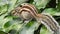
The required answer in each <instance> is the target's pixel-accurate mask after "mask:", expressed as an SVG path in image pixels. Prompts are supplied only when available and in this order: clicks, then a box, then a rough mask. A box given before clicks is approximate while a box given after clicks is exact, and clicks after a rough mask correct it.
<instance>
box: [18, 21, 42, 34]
mask: <svg viewBox="0 0 60 34" xmlns="http://www.w3.org/2000/svg"><path fill="white" fill-rule="evenodd" d="M40 24H41V23H36V22H32V21H31V22H29V23H28V24H27V25H26V26H25V27H23V28H22V29H21V30H20V31H19V34H34V31H35V30H36V29H37V28H38V27H39V25H40Z"/></svg>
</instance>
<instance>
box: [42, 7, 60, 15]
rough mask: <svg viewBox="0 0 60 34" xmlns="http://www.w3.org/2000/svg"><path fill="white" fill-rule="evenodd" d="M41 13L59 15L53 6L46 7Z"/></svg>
mask: <svg viewBox="0 0 60 34" xmlns="http://www.w3.org/2000/svg"><path fill="white" fill-rule="evenodd" d="M42 13H45V14H47V13H48V14H51V15H53V16H60V12H58V11H57V10H56V9H55V8H47V9H45V10H44V11H43V12H42Z"/></svg>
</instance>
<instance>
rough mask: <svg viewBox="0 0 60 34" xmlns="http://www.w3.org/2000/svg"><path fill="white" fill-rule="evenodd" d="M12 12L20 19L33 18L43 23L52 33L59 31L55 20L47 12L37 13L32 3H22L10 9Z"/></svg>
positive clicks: (55, 33)
mask: <svg viewBox="0 0 60 34" xmlns="http://www.w3.org/2000/svg"><path fill="white" fill-rule="evenodd" d="M12 14H13V15H15V16H19V17H20V18H21V19H22V20H31V19H33V18H35V19H36V20H37V21H38V22H40V23H41V24H43V25H45V26H46V27H47V29H49V31H51V32H52V33H53V34H57V32H59V29H60V28H59V24H58V23H57V22H56V20H55V19H54V18H53V17H52V16H51V15H49V14H43V13H41V14H38V11H37V9H36V8H35V6H34V5H32V4H28V3H23V4H21V6H18V7H16V8H15V9H14V10H12ZM58 34H59V33H58Z"/></svg>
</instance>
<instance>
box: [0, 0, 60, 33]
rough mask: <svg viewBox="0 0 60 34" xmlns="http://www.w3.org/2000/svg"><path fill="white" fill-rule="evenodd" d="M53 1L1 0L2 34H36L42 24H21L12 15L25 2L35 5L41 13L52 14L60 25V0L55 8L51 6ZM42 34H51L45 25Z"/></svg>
mask: <svg viewBox="0 0 60 34" xmlns="http://www.w3.org/2000/svg"><path fill="white" fill-rule="evenodd" d="M51 1H53V0H0V34H7V33H11V34H34V31H36V30H37V29H38V27H39V26H40V25H41V24H40V23H37V22H36V21H35V20H34V21H33V20H32V21H30V22H28V23H23V24H21V23H22V21H21V20H20V19H19V18H17V17H16V16H12V15H11V14H10V12H11V10H13V9H14V8H15V7H17V6H18V5H20V4H21V3H25V2H27V3H31V4H34V5H35V6H36V8H37V9H38V12H40V13H49V14H51V15H52V16H53V17H55V19H56V20H58V23H59V22H60V21H59V19H60V0H57V1H56V2H57V3H56V2H55V3H56V4H57V5H56V6H55V7H54V8H52V6H50V4H52V3H51ZM49 3H50V4H49ZM53 3H54V1H53ZM53 5H54V4H53ZM43 32H44V33H43ZM40 34H51V33H50V32H49V30H47V28H46V27H45V26H44V25H43V26H42V28H41V32H40Z"/></svg>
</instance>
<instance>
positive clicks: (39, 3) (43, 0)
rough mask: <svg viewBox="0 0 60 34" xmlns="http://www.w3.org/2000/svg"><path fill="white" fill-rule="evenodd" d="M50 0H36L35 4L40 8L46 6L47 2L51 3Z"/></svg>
mask: <svg viewBox="0 0 60 34" xmlns="http://www.w3.org/2000/svg"><path fill="white" fill-rule="evenodd" d="M49 1H50V0H34V2H33V4H34V5H36V7H37V8H38V9H41V8H45V7H46V5H47V3H49Z"/></svg>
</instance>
